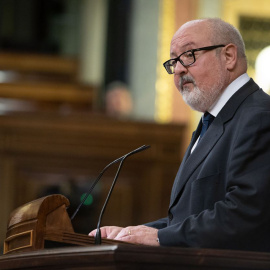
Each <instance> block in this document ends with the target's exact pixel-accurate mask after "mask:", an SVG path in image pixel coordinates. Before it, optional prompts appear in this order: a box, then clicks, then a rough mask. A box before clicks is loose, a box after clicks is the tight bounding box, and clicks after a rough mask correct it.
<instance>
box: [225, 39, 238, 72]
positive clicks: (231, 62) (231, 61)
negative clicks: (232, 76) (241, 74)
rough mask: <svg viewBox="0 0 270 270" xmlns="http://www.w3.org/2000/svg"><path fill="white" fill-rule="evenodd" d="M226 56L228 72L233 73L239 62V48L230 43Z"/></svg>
mask: <svg viewBox="0 0 270 270" xmlns="http://www.w3.org/2000/svg"><path fill="white" fill-rule="evenodd" d="M224 56H225V61H226V68H227V70H229V71H231V70H233V69H234V68H235V66H236V62H237V47H236V45H234V44H232V43H230V44H228V45H227V46H226V47H225V48H224Z"/></svg>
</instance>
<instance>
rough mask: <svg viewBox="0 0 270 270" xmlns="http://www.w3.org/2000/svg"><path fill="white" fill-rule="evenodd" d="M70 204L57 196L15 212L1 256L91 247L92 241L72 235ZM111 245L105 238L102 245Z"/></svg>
mask: <svg viewBox="0 0 270 270" xmlns="http://www.w3.org/2000/svg"><path fill="white" fill-rule="evenodd" d="M68 206H69V201H68V199H67V198H66V197H64V196H62V195H59V194H56V195H50V196H46V197H42V198H40V199H38V200H35V201H32V202H29V203H27V204H25V205H22V206H21V207H19V208H17V209H15V210H14V211H13V212H12V213H11V215H10V218H9V221H8V228H7V234H6V239H5V241H4V254H7V253H15V252H19V251H33V250H40V249H44V248H46V247H51V246H66V245H77V246H87V245H92V244H94V238H93V237H89V236H87V235H83V234H78V233H75V232H74V230H73V226H72V224H71V221H70V218H69V216H68V214H67V211H66V209H67V207H68ZM111 242H114V241H112V240H108V239H107V240H106V239H104V243H107V244H108V243H111Z"/></svg>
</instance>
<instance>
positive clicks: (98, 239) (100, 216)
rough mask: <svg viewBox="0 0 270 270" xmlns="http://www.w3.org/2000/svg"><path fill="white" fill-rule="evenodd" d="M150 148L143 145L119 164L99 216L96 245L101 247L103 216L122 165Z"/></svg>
mask: <svg viewBox="0 0 270 270" xmlns="http://www.w3.org/2000/svg"><path fill="white" fill-rule="evenodd" d="M149 147H150V146H149V145H143V146H141V147H140V148H138V149H136V150H134V151H132V152H130V153H128V154H126V155H125V156H124V157H123V158H122V160H121V162H120V164H119V167H118V170H117V172H116V175H115V177H114V180H113V182H112V185H111V188H110V191H109V193H108V195H107V198H106V201H105V203H104V205H103V207H102V210H101V212H100V215H99V219H98V223H97V231H96V235H95V245H101V232H100V224H101V219H102V217H103V214H104V211H105V209H106V207H107V204H108V201H109V199H110V197H111V194H112V191H113V188H114V186H115V183H116V180H117V178H118V175H119V173H120V170H121V168H122V165H123V163H124V161H125V159H126V158H127V157H129V156H131V155H132V154H135V153H137V152H140V151H143V150H145V149H147V148H149Z"/></svg>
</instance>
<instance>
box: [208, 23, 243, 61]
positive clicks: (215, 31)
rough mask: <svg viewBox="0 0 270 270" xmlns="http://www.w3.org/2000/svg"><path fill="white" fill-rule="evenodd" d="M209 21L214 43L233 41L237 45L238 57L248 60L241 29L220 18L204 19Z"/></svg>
mask: <svg viewBox="0 0 270 270" xmlns="http://www.w3.org/2000/svg"><path fill="white" fill-rule="evenodd" d="M203 21H206V22H207V23H209V30H210V33H211V35H212V37H211V39H212V42H213V44H225V45H227V44H229V43H233V44H234V45H236V47H237V52H238V57H239V58H244V59H245V61H247V60H246V52H245V43H244V40H243V38H242V35H241V34H240V32H239V30H238V29H236V28H235V27H234V26H233V25H231V24H229V23H227V22H224V21H223V20H221V19H219V18H208V19H204V20H203Z"/></svg>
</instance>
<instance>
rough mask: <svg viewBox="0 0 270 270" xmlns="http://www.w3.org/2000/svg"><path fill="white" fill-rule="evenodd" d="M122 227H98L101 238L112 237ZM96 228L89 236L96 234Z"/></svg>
mask: <svg viewBox="0 0 270 270" xmlns="http://www.w3.org/2000/svg"><path fill="white" fill-rule="evenodd" d="M122 229H123V227H117V226H105V227H101V228H100V233H101V238H108V239H114V238H115V237H116V236H117V235H118V233H119V232H120V231H121V230H122ZM96 232H97V230H93V231H91V232H90V233H89V236H94V237H95V235H96Z"/></svg>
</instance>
